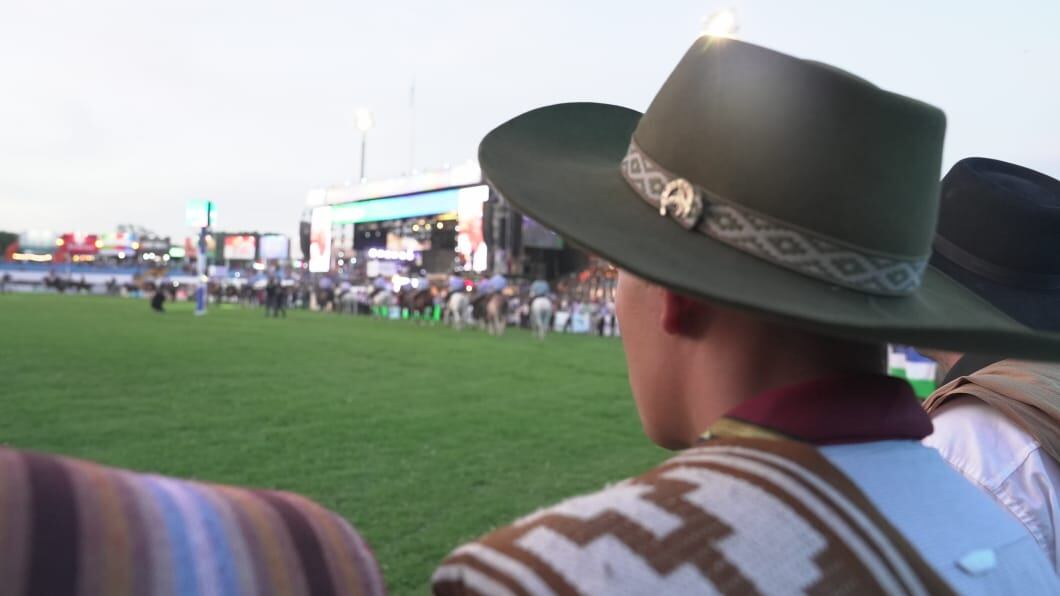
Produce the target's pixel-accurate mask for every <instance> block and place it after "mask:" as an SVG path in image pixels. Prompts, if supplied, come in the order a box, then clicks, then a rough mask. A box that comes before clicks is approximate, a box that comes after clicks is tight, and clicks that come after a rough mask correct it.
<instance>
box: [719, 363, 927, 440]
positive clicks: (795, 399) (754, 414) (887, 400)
mask: <svg viewBox="0 0 1060 596" xmlns="http://www.w3.org/2000/svg"><path fill="white" fill-rule="evenodd" d="M726 418H730V419H733V420H738V421H741V422H747V423H750V424H753V425H756V426H760V427H763V428H766V429H769V430H772V431H774V432H777V433H780V434H782V435H786V436H788V437H791V438H793V439H797V440H801V441H806V442H808V443H813V444H816V445H830V444H837V443H863V442H868V441H886V440H892V439H911V440H917V441H919V440H921V439H923V438H924V437H926V436H928V435H930V434H931V432H932V430H933V429H932V426H931V418H930V417H929V416H928V415H927V413H926V412H924V409H923V408H921V407H920V402H919V400H917V398H916V394H914V393H913V389H912V387H910V386H909V383H907V382H906V381H904V380H902V379H897V378H894V377H888V376H885V375H871V374H864V375H844V376H835V377H825V378H821V379H815V380H812V381H806V382H804V383H798V384H795V385H789V386H787V387H781V388H779V389H772V390H770V391H766V392H765V393H762V394H760V395H758V396H756V397H753V398H751V399H749V400H747V401H746V402H744V403H742V404H740V405H739V406H737V407H736V408H734V409H733V410H731V411H730V412H729V413H728V414H727V415H726Z"/></svg>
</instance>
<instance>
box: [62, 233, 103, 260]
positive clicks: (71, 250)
mask: <svg viewBox="0 0 1060 596" xmlns="http://www.w3.org/2000/svg"><path fill="white" fill-rule="evenodd" d="M98 240H99V238H98V237H97V236H96V235H95V234H73V233H71V234H63V235H62V236H60V237H59V239H58V240H57V241H56V242H55V243H56V244H57V245H58V246H59V250H60V251H61V252H64V253H66V254H68V255H94V254H97V253H98V252H99V246H98V245H97V241H98Z"/></svg>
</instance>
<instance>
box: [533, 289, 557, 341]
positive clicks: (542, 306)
mask: <svg viewBox="0 0 1060 596" xmlns="http://www.w3.org/2000/svg"><path fill="white" fill-rule="evenodd" d="M551 321H552V300H551V299H550V298H549V297H548V296H536V297H534V298H533V299H532V300H530V329H532V330H533V333H534V336H535V337H537V339H539V340H542V341H544V339H545V336H546V335H548V328H549V323H550V322H551Z"/></svg>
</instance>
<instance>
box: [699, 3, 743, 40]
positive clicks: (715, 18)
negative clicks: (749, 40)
mask: <svg viewBox="0 0 1060 596" xmlns="http://www.w3.org/2000/svg"><path fill="white" fill-rule="evenodd" d="M739 29H740V23H739V21H738V20H737V19H736V11H735V10H733V9H731V8H723V9H722V10H719V11H717V12H714V13H712V14H711V15H710V16H708V17H706V18H705V19H703V32H702V35H705V36H709V37H732V36H734V35H736V32H737V31H738V30H739Z"/></svg>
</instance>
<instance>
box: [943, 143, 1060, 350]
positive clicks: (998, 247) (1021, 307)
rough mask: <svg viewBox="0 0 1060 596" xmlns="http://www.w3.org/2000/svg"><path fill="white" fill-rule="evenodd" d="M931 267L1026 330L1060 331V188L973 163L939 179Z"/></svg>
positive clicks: (1035, 175)
mask: <svg viewBox="0 0 1060 596" xmlns="http://www.w3.org/2000/svg"><path fill="white" fill-rule="evenodd" d="M931 264H932V265H933V266H934V267H935V268H937V269H939V270H940V271H942V272H943V273H945V274H946V275H948V276H950V277H951V278H953V279H954V280H955V281H957V282H958V283H960V284H961V285H963V286H965V287H967V288H968V289H970V290H972V291H974V292H975V293H976V294H978V295H979V296H981V297H983V298H985V299H986V300H987V301H988V302H990V303H991V304H993V305H994V307H996V308H997V309H999V310H1001V311H1002V312H1004V313H1005V314H1007V315H1008V316H1010V317H1012V318H1013V319H1015V320H1017V321H1019V322H1021V323H1023V324H1024V325H1027V326H1028V327H1031V328H1034V329H1038V330H1047V331H1058V330H1060V181H1058V180H1056V179H1055V178H1051V177H1049V176H1046V175H1045V174H1042V173H1041V172H1036V171H1034V170H1031V169H1028V168H1024V167H1022V166H1017V165H1014V164H1011V163H1007V162H1003V161H998V160H996V159H986V158H983V157H970V158H968V159H963V160H961V161H959V162H957V164H956V165H954V166H953V168H952V169H950V171H949V173H947V174H946V177H945V178H943V179H942V197H941V202H940V207H939V223H938V234H937V235H936V237H935V243H934V255H933V256H932V258H931Z"/></svg>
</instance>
